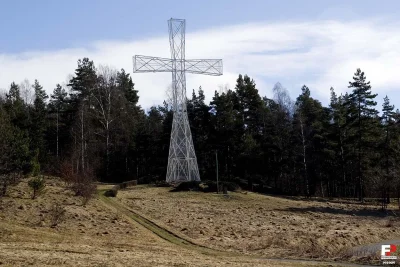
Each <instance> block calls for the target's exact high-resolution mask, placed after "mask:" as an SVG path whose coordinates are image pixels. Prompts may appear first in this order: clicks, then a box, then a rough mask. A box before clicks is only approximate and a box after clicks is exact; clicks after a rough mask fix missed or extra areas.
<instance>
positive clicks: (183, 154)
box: [133, 18, 222, 184]
mask: <svg viewBox="0 0 400 267" xmlns="http://www.w3.org/2000/svg"><path fill="white" fill-rule="evenodd" d="M168 27H169V43H170V47H171V58H160V57H150V56H141V55H136V56H134V57H133V73H144V72H171V73H172V100H173V106H172V109H173V112H174V115H173V122H172V131H171V140H170V146H169V156H168V167H167V177H166V181H167V182H168V183H171V184H177V183H180V182H186V181H200V174H199V169H198V166H197V158H196V153H195V151H194V146H193V140H192V134H191V131H190V126H189V120H188V115H187V110H186V100H187V98H186V76H185V73H186V72H187V73H193V74H205V75H211V76H219V75H222V59H189V60H187V59H185V20H184V19H172V18H171V19H170V20H168Z"/></svg>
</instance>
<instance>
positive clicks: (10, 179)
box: [0, 172, 22, 197]
mask: <svg viewBox="0 0 400 267" xmlns="http://www.w3.org/2000/svg"><path fill="white" fill-rule="evenodd" d="M21 177H22V175H21V173H18V172H14V173H9V174H4V175H0V197H2V196H5V195H6V193H7V188H8V186H10V185H16V184H18V183H19V181H20V180H21Z"/></svg>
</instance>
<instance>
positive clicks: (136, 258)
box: [0, 178, 321, 267]
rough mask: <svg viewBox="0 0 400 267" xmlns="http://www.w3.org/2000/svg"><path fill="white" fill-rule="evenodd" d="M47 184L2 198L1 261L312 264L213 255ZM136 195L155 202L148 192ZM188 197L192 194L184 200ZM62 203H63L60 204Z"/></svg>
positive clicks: (20, 263)
mask: <svg viewBox="0 0 400 267" xmlns="http://www.w3.org/2000/svg"><path fill="white" fill-rule="evenodd" d="M46 188H47V191H46V192H45V193H44V194H43V195H42V196H41V197H40V198H38V199H35V200H32V199H31V197H30V190H29V187H28V185H27V181H26V180H24V181H22V182H21V183H20V184H19V185H17V186H13V187H10V190H9V194H8V195H9V196H7V197H4V198H1V199H0V264H1V266H13V267H14V266H41V267H42V266H139V267H142V266H225V265H229V266H255V267H257V266H286V267H294V266H310V264H309V263H290V262H289V263H288V262H276V261H271V260H262V259H257V258H255V259H252V258H246V257H244V258H243V257H222V256H221V257H213V256H207V255H205V254H202V253H199V252H198V251H192V250H187V249H182V248H180V247H177V246H175V245H173V244H171V243H168V242H167V241H165V240H163V239H161V238H159V237H158V236H156V235H155V234H153V233H152V232H150V231H148V230H147V229H145V228H143V227H142V226H140V225H138V224H136V223H134V222H133V221H132V220H131V219H129V218H127V217H126V216H124V215H123V214H120V213H119V212H118V211H117V210H112V209H110V208H109V207H108V206H107V205H106V204H104V203H103V202H102V201H100V200H99V199H97V198H94V199H93V200H91V201H89V202H88V203H87V205H86V206H82V205H81V197H77V196H75V194H74V193H73V192H72V191H71V190H70V189H69V187H67V186H65V185H63V183H62V182H61V181H59V180H57V179H53V178H49V179H46ZM122 192H123V191H122ZM142 192H143V193H147V190H145V191H142ZM150 192H153V193H156V191H151V190H150ZM126 194H127V195H126V196H127V197H128V196H129V195H130V193H129V192H126ZM135 195H136V193H135ZM136 196H137V198H142V197H144V198H145V199H147V201H152V200H150V199H149V198H148V196H143V195H140V196H138V195H136ZM164 196H166V195H164ZM188 199H190V195H188V196H187V197H183V198H182V201H185V200H188ZM124 201H125V200H124ZM192 201H193V202H196V201H199V200H198V199H197V198H195V199H193V200H192ZM245 201H246V200H245ZM57 203H58V204H59V208H57V209H55V208H54V205H56V204H57ZM153 207H155V206H153ZM149 208H150V206H149ZM61 210H65V212H61ZM141 210H142V211H143V209H141ZM61 213H62V214H63V216H62V219H59V220H58V222H57V224H56V225H54V221H53V220H54V216H56V217H57V216H58V215H59V214H61ZM54 214H56V215H54ZM57 214H58V215H57ZM204 216H209V215H207V214H205V215H204ZM52 226H54V227H52ZM188 229H189V231H192V229H190V228H188ZM214 245H215V244H214ZM260 246H263V245H262V244H261V245H260ZM318 266H321V265H318Z"/></svg>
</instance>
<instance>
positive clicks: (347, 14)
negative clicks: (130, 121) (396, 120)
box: [0, 0, 400, 110]
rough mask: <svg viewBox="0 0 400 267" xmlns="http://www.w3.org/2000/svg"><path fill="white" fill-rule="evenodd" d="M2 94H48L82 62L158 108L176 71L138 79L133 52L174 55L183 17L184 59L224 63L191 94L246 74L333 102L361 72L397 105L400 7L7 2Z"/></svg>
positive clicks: (222, 0)
mask: <svg viewBox="0 0 400 267" xmlns="http://www.w3.org/2000/svg"><path fill="white" fill-rule="evenodd" d="M0 6H1V11H2V12H1V16H0V36H2V40H1V41H0V90H8V88H9V85H10V84H11V82H13V81H15V82H16V83H18V84H19V83H21V82H22V81H24V80H25V79H28V80H29V82H30V83H33V81H34V80H35V79H38V80H39V82H40V83H41V84H42V85H43V86H44V88H45V89H46V91H47V92H48V94H50V93H51V92H52V91H53V89H54V87H55V85H56V84H57V83H60V84H65V83H66V82H67V81H68V79H69V77H71V75H72V74H73V72H74V70H75V68H76V67H77V60H78V59H80V58H83V57H89V58H90V59H91V60H93V61H94V63H95V65H96V66H99V65H107V66H109V67H112V68H116V69H121V68H124V69H125V70H126V71H127V72H129V73H131V75H132V78H133V81H134V83H135V87H136V89H137V90H139V96H140V100H139V104H140V105H142V107H144V108H146V109H147V108H149V107H150V106H151V105H161V104H162V102H163V100H164V99H165V98H166V92H165V91H166V88H167V87H168V86H169V85H170V84H171V74H169V73H146V74H136V73H135V74H133V73H132V70H133V69H132V56H134V55H135V54H139V55H149V56H160V57H170V50H169V41H168V25H167V20H168V19H169V18H171V17H173V18H180V19H186V58H188V59H189V58H221V59H222V60H223V65H224V74H223V75H222V76H218V77H210V76H204V75H194V74H187V91H188V95H189V96H190V94H191V91H192V89H196V90H197V88H198V87H199V86H202V88H203V90H204V91H205V94H206V100H207V101H210V100H211V99H212V96H213V95H214V91H215V90H219V88H221V87H227V88H231V89H233V88H234V87H235V82H236V79H237V77H238V75H239V73H240V74H247V75H249V76H250V77H251V78H253V79H254V80H255V82H256V84H257V89H258V90H259V92H260V94H261V95H262V96H267V97H272V88H273V86H274V84H275V83H277V82H280V83H281V84H282V85H283V86H284V87H285V88H287V89H288V91H289V93H290V96H291V97H292V98H293V99H295V98H296V97H297V96H298V95H299V94H300V92H301V90H300V89H301V86H302V85H304V84H305V85H307V86H308V87H309V88H310V90H311V95H312V96H313V97H315V98H317V99H319V100H320V101H321V102H322V103H323V104H324V105H328V104H329V89H330V87H334V88H335V91H336V92H337V93H338V94H340V93H344V92H345V91H349V89H348V88H347V86H348V82H349V81H350V80H351V79H352V77H353V74H354V72H355V71H356V69H357V68H361V70H363V71H364V72H365V74H366V76H367V79H368V80H370V81H371V85H372V91H373V92H374V93H377V94H378V97H377V100H378V106H377V108H378V109H379V110H380V109H381V104H382V99H383V97H384V96H385V95H388V96H389V97H390V98H391V102H392V103H394V104H395V105H396V106H398V107H400V90H399V89H400V79H399V78H398V77H399V75H398V74H397V72H398V69H397V67H398V65H399V62H400V27H399V26H400V19H399V17H400V16H399V13H400V11H399V10H400V1H389V0H381V1H369V0H362V1H358V0H353V1H351V0H347V1H342V0H336V1H320V0H316V1H314V0H302V1H295V0H292V1H285V0H280V1H269V0H259V1H257V0H254V1H253V0H247V1H236V0H230V1H228V0H203V1H187V0H186V1H175V0H169V1H165V0H159V1H152V0H147V1H132V0H130V1H129V0H113V1H105V0H97V1H94V0H80V1H78V0H69V1H50V0H36V1H28V0H25V1H23V0H0Z"/></svg>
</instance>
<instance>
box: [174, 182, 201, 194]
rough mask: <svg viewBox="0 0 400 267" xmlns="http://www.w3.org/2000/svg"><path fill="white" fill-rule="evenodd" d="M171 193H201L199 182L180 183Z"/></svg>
mask: <svg viewBox="0 0 400 267" xmlns="http://www.w3.org/2000/svg"><path fill="white" fill-rule="evenodd" d="M172 191H173V192H180V191H201V188H200V182H197V181H190V182H182V183H180V184H179V185H178V186H176V187H175V188H174V189H173V190H172Z"/></svg>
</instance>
